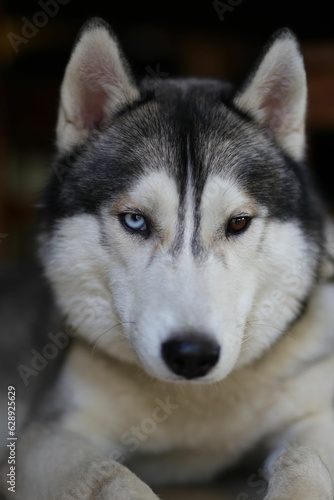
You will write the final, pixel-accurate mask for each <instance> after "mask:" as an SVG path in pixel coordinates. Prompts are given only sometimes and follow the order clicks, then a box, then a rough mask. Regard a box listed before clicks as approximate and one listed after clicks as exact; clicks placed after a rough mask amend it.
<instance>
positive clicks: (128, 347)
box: [5, 19, 334, 500]
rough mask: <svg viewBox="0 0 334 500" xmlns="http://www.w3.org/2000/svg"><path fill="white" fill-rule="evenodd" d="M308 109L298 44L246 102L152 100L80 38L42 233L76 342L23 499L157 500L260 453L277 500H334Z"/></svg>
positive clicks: (328, 313) (31, 448) (102, 37)
mask: <svg viewBox="0 0 334 500" xmlns="http://www.w3.org/2000/svg"><path fill="white" fill-rule="evenodd" d="M306 101H307V88H306V77H305V71H304V65H303V59H302V55H301V53H300V50H299V48H298V44H297V42H296V39H295V37H294V35H293V34H292V33H291V32H290V31H289V30H287V29H284V30H282V31H280V32H278V33H276V34H275V35H274V36H273V38H272V39H271V40H270V42H269V43H268V45H267V46H266V47H265V49H264V51H263V53H262V55H261V57H260V58H259V60H258V63H257V64H256V66H255V68H254V69H253V71H252V72H250V74H249V76H248V77H247V78H246V80H245V81H244V83H243V84H242V85H241V86H239V87H237V88H235V87H233V86H232V85H230V84H228V83H224V82H220V81H215V80H210V79H196V78H189V79H164V80H162V79H160V80H152V81H148V80H147V79H145V80H144V82H143V83H142V84H136V83H135V82H134V80H133V78H132V77H131V73H130V70H129V67H128V64H127V63H126V61H125V59H124V57H123V54H122V52H121V50H120V48H119V46H118V44H117V41H116V39H115V36H114V34H113V33H112V31H111V30H110V28H109V26H108V25H107V24H106V23H105V22H104V21H102V20H99V19H93V20H91V21H89V22H88V23H87V24H86V25H85V26H84V27H83V29H82V31H81V32H80V34H79V36H78V39H77V42H76V44H75V47H74V50H73V53H72V56H71V59H70V62H69V64H68V66H67V69H66V73H65V77H64V82H63V85H62V88H61V98H60V110H59V118H58V125H57V148H58V155H57V157H56V159H55V162H54V164H53V169H52V170H53V174H52V176H51V180H50V183H49V185H48V187H47V189H46V193H45V196H44V199H43V207H42V211H41V233H40V256H41V259H42V262H43V265H44V269H45V273H46V276H47V277H48V279H49V281H50V282H51V284H52V286H53V289H54V292H55V295H56V299H57V302H58V304H59V306H60V308H61V310H62V312H63V313H64V315H65V317H66V319H67V326H68V327H67V331H66V332H64V333H63V334H62V335H63V336H66V335H71V336H72V337H75V338H74V340H73V342H72V343H71V348H70V349H69V352H68V355H67V358H66V362H65V363H64V364H63V366H62V369H61V372H60V373H59V376H58V378H57V380H56V383H55V384H54V386H53V388H52V390H50V391H48V394H47V395H46V397H45V399H44V400H43V401H42V403H41V405H40V408H39V409H38V411H36V415H37V416H36V418H35V421H34V422H32V423H31V424H30V425H28V426H27V428H26V430H25V432H24V433H23V434H22V436H21V437H20V439H19V446H20V452H19V457H18V458H19V464H18V484H17V493H16V497H17V498H19V499H22V500H23V499H24V500H46V499H62V500H67V499H68V500H70V499H80V500H83V499H87V500H88V499H90V500H93V499H103V500H107V499H112V500H154V499H155V500H156V499H157V498H158V497H157V495H156V493H154V489H155V487H156V485H161V484H170V483H173V484H176V483H193V482H194V481H209V480H210V479H211V478H213V477H215V476H216V475H217V474H218V473H219V472H220V471H222V470H224V469H226V468H227V467H229V466H231V465H232V464H234V463H236V462H237V461H239V460H240V459H241V458H242V457H243V456H245V454H246V453H247V454H248V453H249V452H251V450H256V449H260V448H261V450H264V452H265V459H264V464H265V471H266V474H267V477H268V488H267V491H266V493H265V498H266V499H267V500H278V499H279V500H319V499H320V500H325V499H326V500H333V498H334V487H333V480H334V411H333V399H334V285H333V274H334V272H333V226H332V225H331V222H330V219H329V216H328V214H327V213H326V210H325V208H324V206H323V204H322V202H321V200H320V198H319V196H318V194H317V192H316V190H315V188H314V185H313V182H312V179H311V176H310V174H309V172H308V170H307V165H306V160H305V130H304V125H305V112H306ZM41 376H42V375H41ZM5 489H6V486H5ZM7 495H8V498H11V493H7Z"/></svg>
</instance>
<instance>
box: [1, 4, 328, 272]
mask: <svg viewBox="0 0 334 500" xmlns="http://www.w3.org/2000/svg"><path fill="white" fill-rule="evenodd" d="M0 13H1V20H0V27H1V51H0V63H1V70H2V71H1V84H0V92H1V93H0V104H1V106H0V110H1V112H0V261H1V262H2V263H4V262H5V261H6V260H12V261H13V260H14V261H15V260H20V261H23V260H25V259H28V258H30V257H31V256H32V255H33V254H34V252H35V239H34V234H35V208H34V207H35V205H36V203H37V202H38V198H39V196H40V192H41V189H42V187H43V185H44V183H45V180H46V178H47V176H48V172H49V165H50V160H51V158H52V154H53V152H54V127H55V123H56V117H57V105H58V92H59V86H60V83H61V80H62V75H63V72H64V68H65V65H66V63H67V61H68V58H69V54H70V50H71V46H72V44H73V41H74V39H75V36H76V33H77V31H78V29H79V28H80V26H81V25H82V23H83V22H84V21H85V20H86V19H87V18H89V17H91V16H101V17H103V18H105V19H106V20H107V21H109V22H110V24H111V25H112V27H113V29H114V31H115V32H116V33H117V35H118V37H119V40H120V42H121V45H122V47H123V49H124V52H125V54H126V56H127V58H128V60H129V61H130V62H131V65H132V68H133V71H134V73H135V75H136V76H137V77H145V76H146V75H149V76H156V77H164V76H166V75H169V74H171V75H191V74H196V75H202V76H211V77H220V78H226V79H231V80H234V81H236V82H238V81H240V79H241V78H242V77H243V76H245V73H246V72H247V70H248V69H249V68H250V66H251V64H252V62H253V61H254V58H255V57H256V55H257V53H258V50H259V49H260V48H261V46H262V45H263V44H264V43H265V42H266V40H267V39H268V38H269V37H270V35H271V34H272V33H273V32H274V31H275V30H276V29H279V28H281V27H284V26H288V27H290V28H291V29H292V30H293V31H294V32H295V33H296V35H297V37H298V38H299V40H300V42H301V47H302V50H303V53H304V56H305V63H306V68H307V72H308V83H309V113H308V133H309V151H310V159H311V167H312V169H313V170H314V171H315V173H316V176H317V178H318V180H319V184H320V186H321V188H322V189H323V192H324V194H325V196H326V199H327V201H328V202H329V203H330V204H332V205H333V202H334V161H333V151H332V149H333V143H334V2H333V0H327V1H324V0H323V1H318V2H316V1H314V0H313V1H312V2H309V3H307V2H302V1H294V2H292V1H289V2H288V1H278V0H277V1H272V2H269V1H268V0H267V1H253V0H226V1H212V0H209V1H202V0H200V1H197V2H181V1H178V2H176V1H174V0H169V1H168V2H167V1H166V2H157V1H156V2H154V3H150V2H148V1H137V2H125V1H117V0H116V1H114V2H102V1H100V0H94V2H88V3H83V2H80V1H79V0H37V1H27V0H25V1H24V0H22V1H20V0H7V1H0Z"/></svg>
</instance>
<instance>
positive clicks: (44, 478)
mask: <svg viewBox="0 0 334 500" xmlns="http://www.w3.org/2000/svg"><path fill="white" fill-rule="evenodd" d="M16 495H17V496H16V498H17V499H19V500H46V499H48V500H158V499H157V496H156V495H155V494H154V493H153V492H152V490H151V489H150V488H149V487H148V486H147V485H146V484H144V483H143V482H142V481H141V480H140V479H139V478H137V476H135V475H134V474H133V473H132V472H131V471H130V470H129V469H127V468H126V467H124V466H123V465H121V464H120V463H118V462H116V461H114V460H109V459H107V458H105V457H104V456H103V455H100V454H98V453H96V448H95V447H93V445H91V444H90V443H89V442H88V441H87V440H86V439H85V438H84V437H83V436H80V435H79V434H76V433H74V432H69V431H65V430H62V429H61V428H60V427H59V426H57V427H55V426H54V425H33V426H31V428H30V429H29V430H28V431H27V432H26V433H25V434H24V435H22V436H21V437H20V456H19V463H18V484H17V494H16Z"/></svg>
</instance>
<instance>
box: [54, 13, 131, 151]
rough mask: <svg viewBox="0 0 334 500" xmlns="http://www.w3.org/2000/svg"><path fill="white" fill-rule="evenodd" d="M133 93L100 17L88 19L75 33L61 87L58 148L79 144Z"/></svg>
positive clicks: (123, 66)
mask: <svg viewBox="0 0 334 500" xmlns="http://www.w3.org/2000/svg"><path fill="white" fill-rule="evenodd" d="M137 96H138V91H137V89H136V87H135V86H134V84H133V83H132V79H131V76H130V74H129V71H128V68H127V64H126V62H125V61H124V59H123V57H122V54H121V52H120V50H119V48H118V45H117V41H116V39H115V37H114V36H113V34H112V33H111V30H110V27H109V26H108V24H107V23H105V22H104V21H103V20H101V19H98V18H94V19H91V20H90V21H88V22H87V23H86V24H85V25H84V26H83V28H82V29H81V32H80V33H79V36H78V40H77V43H76V45H75V46H74V49H73V52H72V55H71V59H70V61H69V63H68V65H67V68H66V71H65V77H64V80H63V84H62V87H61V96H60V109H59V115H58V124H57V145H58V148H59V149H60V151H62V152H65V151H68V150H70V149H71V148H73V146H77V145H79V144H81V143H82V142H83V141H84V140H85V139H86V137H87V136H88V134H89V133H90V132H91V131H92V130H93V129H94V128H96V127H98V126H99V125H100V124H101V123H103V121H104V120H105V119H106V117H107V116H108V115H109V114H110V113H111V112H112V111H115V110H116V109H117V107H118V106H119V105H120V104H122V103H126V102H130V101H132V100H134V99H136V97H137Z"/></svg>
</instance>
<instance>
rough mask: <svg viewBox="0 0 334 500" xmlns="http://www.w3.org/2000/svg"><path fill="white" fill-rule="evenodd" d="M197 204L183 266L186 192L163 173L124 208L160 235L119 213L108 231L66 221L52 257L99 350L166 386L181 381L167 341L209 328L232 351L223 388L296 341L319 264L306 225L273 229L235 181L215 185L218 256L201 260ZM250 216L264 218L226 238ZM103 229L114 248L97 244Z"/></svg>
mask: <svg viewBox="0 0 334 500" xmlns="http://www.w3.org/2000/svg"><path fill="white" fill-rule="evenodd" d="M213 187H214V188H215V189H213ZM189 189H190V188H189ZM187 200H188V201H187V203H186V209H185V239H184V242H183V248H182V249H181V252H180V254H179V255H178V256H177V257H173V256H171V254H170V249H171V245H172V243H173V241H174V239H175V238H176V236H177V224H176V222H177V218H178V213H179V200H178V193H177V188H176V185H175V181H174V180H173V179H172V178H170V177H169V176H168V174H167V173H165V172H155V173H151V174H148V175H146V176H144V177H143V178H142V179H141V180H140V181H139V182H138V184H137V185H136V187H135V188H134V189H133V190H131V191H130V192H128V193H127V194H126V195H125V196H123V197H122V199H121V200H120V201H117V202H116V203H115V207H117V210H116V212H120V213H122V211H124V210H126V209H127V207H134V208H136V209H139V210H141V212H142V213H144V214H145V215H146V216H149V217H150V218H151V220H153V226H154V227H155V228H158V229H157V230H156V232H155V234H153V235H152V236H151V237H150V238H149V239H147V240H145V239H142V238H141V237H140V236H137V235H133V234H129V233H127V232H126V231H125V229H124V228H123V227H122V225H121V224H120V222H119V219H118V217H117V213H115V208H114V207H107V208H104V211H103V225H102V227H100V226H99V222H98V219H97V218H95V217H94V216H91V215H80V216H75V217H72V218H68V219H66V220H64V221H63V222H62V223H61V224H60V225H59V229H58V231H57V232H56V234H55V236H54V237H53V238H52V240H51V242H50V244H49V245H48V252H50V253H48V254H45V252H44V258H45V263H46V268H47V273H48V276H49V278H50V279H51V280H52V282H53V284H54V286H55V288H56V291H57V297H58V301H59V303H60V306H61V307H62V309H63V310H64V311H66V313H67V315H68V317H69V321H70V322H72V323H75V322H78V321H79V325H78V326H79V330H80V335H83V336H85V337H86V338H87V339H88V340H89V341H90V342H91V343H92V344H93V345H96V346H97V347H103V348H104V350H105V351H106V352H109V353H110V354H112V355H114V356H117V357H118V358H120V359H123V360H127V361H137V362H139V364H140V365H141V366H142V367H143V368H144V370H146V371H147V372H148V373H150V374H151V375H153V376H155V377H157V378H160V379H163V380H179V377H178V376H176V375H175V374H173V373H171V372H170V370H169V368H168V367H167V365H166V364H165V363H164V362H163V360H162V357H161V347H162V344H163V343H164V342H165V341H166V340H168V339H169V338H171V337H172V336H173V335H174V334H175V333H178V334H182V332H187V331H189V330H190V331H197V332H199V333H201V334H204V335H208V336H211V337H213V338H215V339H216V341H217V343H218V344H219V345H220V346H221V352H222V354H221V357H220V360H219V363H218V364H217V366H216V367H215V368H214V369H213V370H212V371H211V372H210V373H209V374H208V375H207V376H206V377H204V378H202V379H201V382H203V381H205V382H213V381H218V380H222V379H223V378H224V377H226V376H227V375H228V373H230V372H231V370H232V369H233V368H234V367H236V366H242V365H244V364H245V363H248V362H250V361H251V360H252V359H254V358H255V357H259V356H260V355H261V354H262V352H263V350H265V349H268V348H269V346H270V345H272V343H273V342H274V341H275V340H276V339H277V338H278V337H279V336H280V335H281V334H282V333H283V332H284V330H285V329H286V327H287V325H288V323H289V322H290V321H291V320H292V319H293V318H294V316H295V315H296V312H298V307H299V301H300V300H302V299H303V298H304V294H305V292H306V291H307V290H308V288H309V287H310V284H311V281H312V279H313V276H312V272H311V271H310V270H311V269H312V267H314V265H315V264H314V255H313V253H312V250H311V249H310V246H309V243H307V242H306V241H305V238H304V236H303V234H302V232H301V230H300V229H299V228H298V226H296V225H295V224H293V223H290V222H288V223H287V222H286V223H283V222H275V221H271V220H270V219H268V218H267V217H266V213H267V211H266V209H265V208H264V207H262V206H259V205H257V204H256V203H255V201H254V200H253V199H251V198H250V197H249V196H247V195H246V194H245V192H243V191H242V190H241V189H240V188H239V187H237V185H236V184H235V183H233V182H232V181H229V180H226V179H222V178H219V177H218V176H217V177H216V176H215V177H211V178H209V181H208V182H207V185H206V187H205V190H204V193H203V198H202V204H201V220H202V225H201V237H202V244H203V246H204V249H205V251H206V252H207V258H206V259H205V260H204V261H202V260H198V259H196V258H195V257H194V256H193V254H192V251H191V239H192V238H191V236H192V232H193V227H194V221H193V209H192V204H191V202H190V195H188V197H187ZM239 214H244V215H249V216H251V217H252V218H253V219H252V222H251V225H250V227H249V229H248V230H247V231H246V232H245V233H244V234H242V235H240V236H239V237H236V238H226V236H225V232H224V230H223V229H222V228H223V227H224V225H226V223H227V222H228V220H229V219H230V218H231V217H235V216H237V215H239ZM101 230H103V234H104V238H105V240H106V242H107V244H105V245H103V246H102V245H100V244H96V242H98V241H99V239H100V232H101ZM291 241H293V245H292V247H291V243H290V242H291ZM287 255H289V259H288V260H287V257H286V256H287ZM119 323H121V325H120V326H118V327H115V325H117V324H119Z"/></svg>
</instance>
